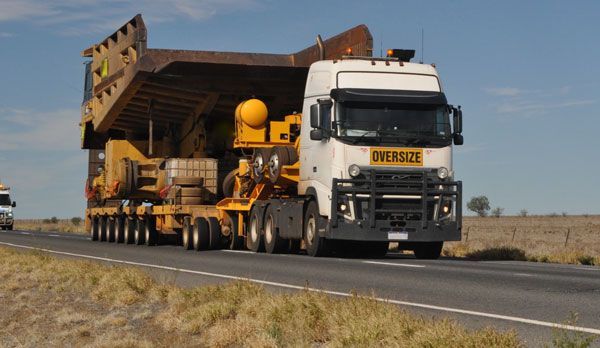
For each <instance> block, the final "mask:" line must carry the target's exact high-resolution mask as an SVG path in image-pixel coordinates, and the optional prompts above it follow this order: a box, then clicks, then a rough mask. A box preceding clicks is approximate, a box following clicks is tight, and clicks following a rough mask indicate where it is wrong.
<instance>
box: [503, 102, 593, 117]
mask: <svg viewBox="0 0 600 348" xmlns="http://www.w3.org/2000/svg"><path fill="white" fill-rule="evenodd" d="M595 103H596V100H591V99H587V100H566V101H562V102H558V103H557V102H549V103H542V102H539V101H537V100H532V101H509V102H505V103H502V104H500V105H498V107H497V108H496V111H497V112H499V113H503V114H514V113H521V114H525V115H533V114H543V113H546V112H548V111H550V110H555V109H563V108H568V107H577V106H584V105H590V104H595Z"/></svg>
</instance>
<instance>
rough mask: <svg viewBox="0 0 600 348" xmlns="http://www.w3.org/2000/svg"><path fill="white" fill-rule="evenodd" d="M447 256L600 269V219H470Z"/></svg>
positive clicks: (465, 221) (446, 248)
mask: <svg viewBox="0 0 600 348" xmlns="http://www.w3.org/2000/svg"><path fill="white" fill-rule="evenodd" d="M463 225H464V226H463V240H462V241H461V242H452V243H446V246H445V248H444V254H445V255H447V256H456V257H469V258H474V259H509V260H529V261H538V262H556V263H573V264H586V265H600V215H590V216H528V217H516V216H506V217H499V218H496V217H485V218H480V217H466V218H465V219H464V224H463Z"/></svg>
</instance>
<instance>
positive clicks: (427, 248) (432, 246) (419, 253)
mask: <svg viewBox="0 0 600 348" xmlns="http://www.w3.org/2000/svg"><path fill="white" fill-rule="evenodd" d="M443 247H444V242H422V243H417V245H416V246H415V249H414V252H415V257H416V258H417V259H421V260H436V259H438V258H439V257H440V255H441V254H442V248H443Z"/></svg>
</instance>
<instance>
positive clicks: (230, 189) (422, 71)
mask: <svg viewBox="0 0 600 348" xmlns="http://www.w3.org/2000/svg"><path fill="white" fill-rule="evenodd" d="M82 55H83V56H84V57H89V58H91V60H90V61H88V63H87V69H86V83H85V96H84V103H83V106H82V122H81V125H82V147H83V148H85V149H90V159H89V176H88V182H87V184H86V189H85V191H86V197H87V199H88V209H87V210H86V226H87V228H88V230H89V231H90V233H91V238H92V240H100V241H109V242H124V243H134V244H147V245H155V244H157V243H160V242H173V243H177V244H180V245H182V246H183V247H184V249H195V250H203V249H218V248H222V247H229V248H231V249H238V248H243V247H246V248H248V249H251V250H253V251H256V252H260V251H266V252H268V253H277V252H289V251H293V252H296V251H298V250H300V249H304V250H306V253H307V254H309V255H311V256H322V255H330V254H331V252H338V251H339V252H340V253H343V252H346V251H352V252H353V253H359V254H363V255H368V256H383V255H385V253H386V252H387V250H388V246H389V243H390V242H398V243H399V245H400V248H401V249H408V250H413V251H414V252H415V255H416V256H417V257H418V258H427V259H431V258H437V257H439V255H440V252H441V250H442V246H443V242H444V241H454V240H460V237H461V228H462V212H461V207H462V183H461V182H460V181H456V180H455V179H454V170H453V167H452V150H453V144H454V145H461V144H462V143H463V136H462V134H461V133H462V111H461V110H460V107H454V106H452V105H449V104H448V102H447V100H446V96H445V94H444V92H443V91H442V87H441V83H440V79H439V77H438V73H437V71H436V69H435V66H433V65H430V64H416V63H410V59H411V58H413V56H414V51H413V50H389V51H388V52H387V57H381V58H377V57H373V56H372V37H371V34H370V33H369V31H368V29H367V28H366V26H364V25H361V26H357V27H355V28H353V29H351V30H349V31H347V32H344V33H342V34H339V35H337V36H335V37H333V38H331V39H328V40H325V41H323V40H321V38H320V37H317V43H316V45H314V46H311V47H309V48H306V49H305V50H302V51H300V52H297V53H294V54H290V55H278V54H258V53H233V52H207V51H182V50H160V49H148V48H147V47H146V29H145V26H144V23H143V21H142V19H141V16H139V15H138V16H136V17H135V18H133V19H132V20H131V21H130V22H128V23H127V24H125V25H124V26H123V27H122V28H120V29H119V30H118V31H117V32H115V33H114V34H113V35H111V36H109V37H108V38H106V39H105V40H104V41H102V42H100V43H99V44H96V45H93V46H92V47H90V48H88V49H87V50H84V51H83V53H82ZM296 111H300V112H301V113H297V112H296Z"/></svg>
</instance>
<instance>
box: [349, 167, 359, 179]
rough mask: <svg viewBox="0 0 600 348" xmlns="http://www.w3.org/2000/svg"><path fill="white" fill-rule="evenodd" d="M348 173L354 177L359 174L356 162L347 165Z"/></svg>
mask: <svg viewBox="0 0 600 348" xmlns="http://www.w3.org/2000/svg"><path fill="white" fill-rule="evenodd" d="M348 174H350V176H351V177H353V178H356V177H357V176H358V175H359V174H360V168H359V167H358V166H357V165H356V164H353V165H351V166H350V167H348Z"/></svg>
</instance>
